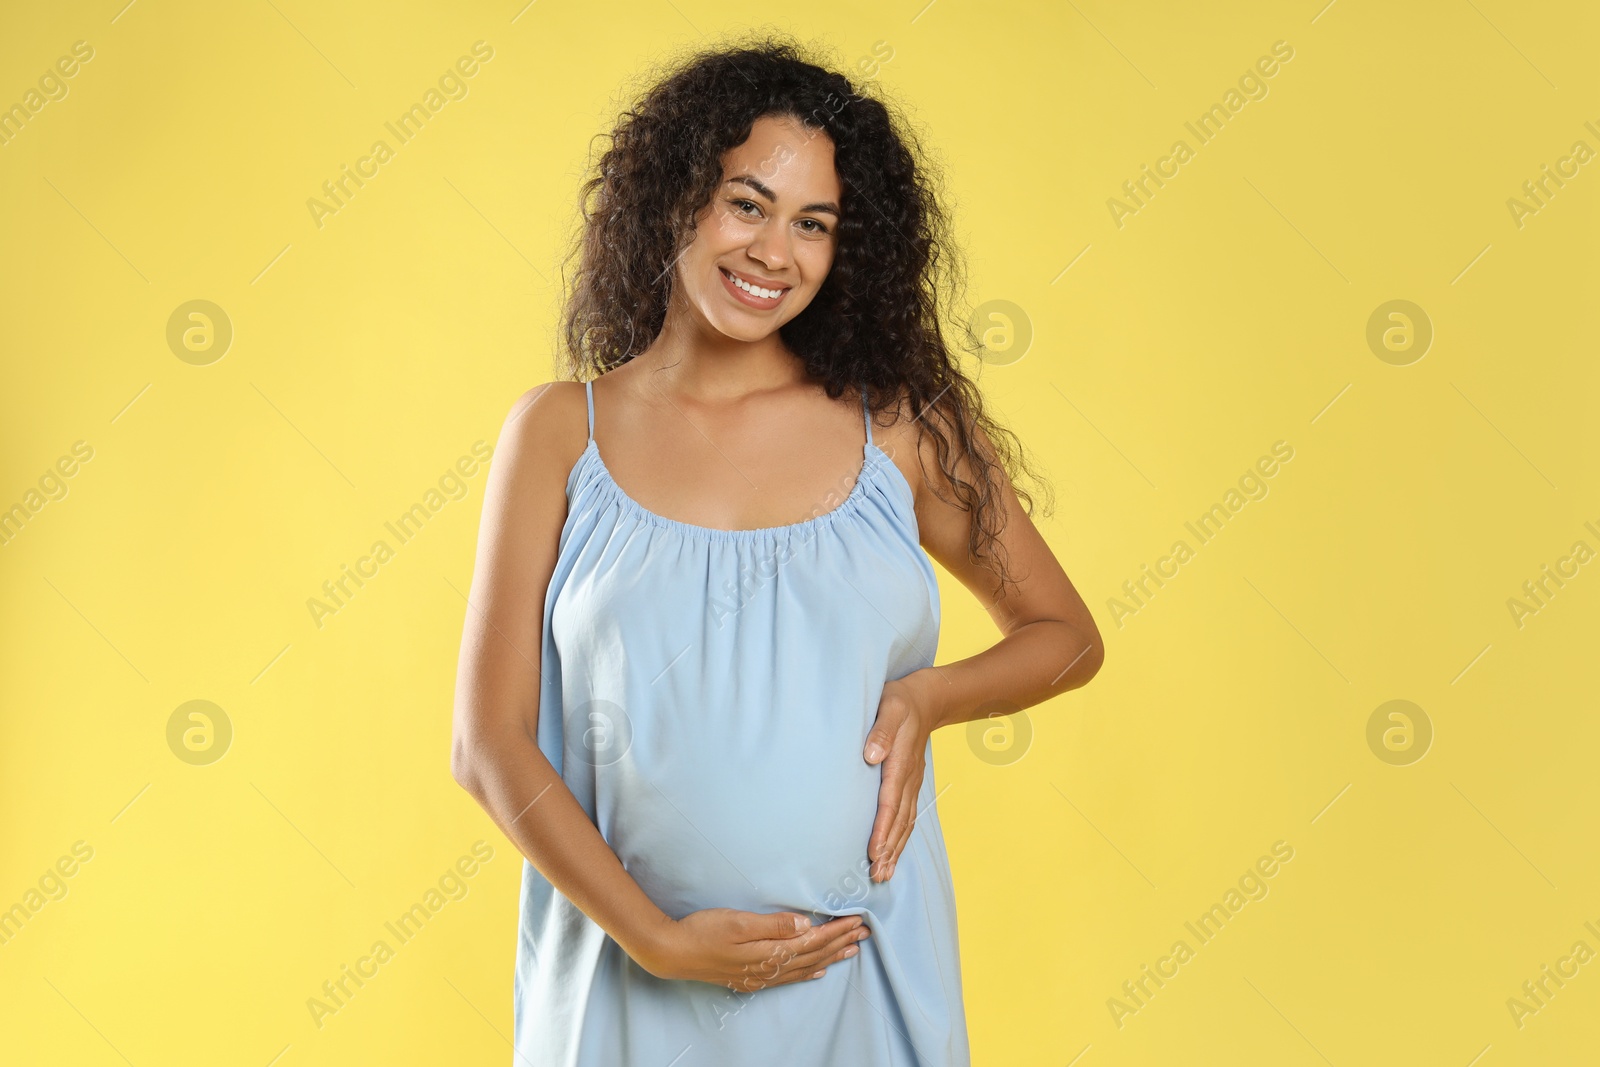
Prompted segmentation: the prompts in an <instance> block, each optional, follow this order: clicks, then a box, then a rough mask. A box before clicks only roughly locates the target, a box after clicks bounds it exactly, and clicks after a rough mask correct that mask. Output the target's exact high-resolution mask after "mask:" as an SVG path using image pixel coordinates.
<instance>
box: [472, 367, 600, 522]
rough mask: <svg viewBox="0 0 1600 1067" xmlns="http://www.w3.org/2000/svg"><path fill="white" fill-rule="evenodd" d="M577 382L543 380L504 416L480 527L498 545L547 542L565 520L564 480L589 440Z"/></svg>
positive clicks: (586, 414) (491, 464)
mask: <svg viewBox="0 0 1600 1067" xmlns="http://www.w3.org/2000/svg"><path fill="white" fill-rule="evenodd" d="M588 418H589V416H588V405H587V404H586V403H585V401H584V390H583V383H582V382H545V383H544V384H542V385H536V386H534V387H533V388H532V389H529V390H527V391H526V392H524V393H523V394H522V395H520V396H518V397H517V398H516V400H514V401H513V402H512V404H511V408H510V410H509V411H507V412H506V417H505V421H504V423H503V424H502V425H501V427H500V437H499V440H498V442H497V443H496V445H495V451H494V457H493V459H492V460H491V462H490V465H489V481H488V484H487V486H486V487H485V490H484V518H485V526H486V527H488V528H490V529H491V530H492V535H493V536H495V537H496V538H498V539H500V540H501V541H503V542H514V541H518V542H521V544H520V547H519V548H518V549H516V551H522V550H525V549H526V548H527V547H528V546H527V544H526V539H527V538H534V539H537V540H539V541H546V540H550V539H551V538H552V537H553V536H554V535H555V534H557V533H559V530H560V526H561V523H562V522H563V521H564V520H565V518H566V487H567V478H568V476H569V475H570V474H571V473H572V469H573V467H574V466H575V465H576V464H577V462H578V460H579V458H580V457H581V456H582V455H583V449H584V446H585V444H586V443H587V441H588V436H589V435H588Z"/></svg>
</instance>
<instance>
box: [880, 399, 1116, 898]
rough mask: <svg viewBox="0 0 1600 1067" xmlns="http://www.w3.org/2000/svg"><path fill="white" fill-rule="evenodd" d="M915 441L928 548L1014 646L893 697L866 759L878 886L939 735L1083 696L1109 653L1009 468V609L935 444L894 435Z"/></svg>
mask: <svg viewBox="0 0 1600 1067" xmlns="http://www.w3.org/2000/svg"><path fill="white" fill-rule="evenodd" d="M979 435H980V442H979V445H980V447H982V448H983V449H984V450H985V451H986V452H987V453H988V454H990V455H993V452H992V449H991V447H990V445H989V442H988V439H987V438H986V437H982V436H981V431H979ZM908 438H915V439H916V440H917V448H918V450H919V456H918V457H916V458H917V459H920V464H918V463H913V464H911V466H913V467H917V466H920V468H921V471H922V472H924V475H923V477H918V478H915V479H909V478H908V480H909V481H910V482H911V485H912V488H913V490H914V492H915V494H916V515H917V525H918V528H919V531H920V535H921V540H922V546H923V548H924V549H926V550H927V552H928V555H929V556H931V557H933V559H935V560H937V561H938V562H939V564H940V565H941V566H943V567H944V568H945V570H947V571H949V572H950V573H951V574H952V575H954V576H955V577H956V579H957V580H958V581H960V582H961V584H962V585H964V586H966V588H967V589H968V590H969V591H970V592H971V593H972V594H973V596H975V597H977V598H978V600H979V601H980V602H981V603H982V604H983V605H984V607H985V609H987V610H988V612H989V615H990V617H991V618H993V619H994V621H995V625H996V626H998V627H999V629H1000V632H1001V634H1002V635H1003V636H1002V637H1001V639H1000V640H999V641H998V642H996V643H995V644H994V645H993V646H991V647H990V648H987V649H985V650H984V651H983V652H980V653H978V654H977V655H974V656H969V657H967V658H966V659H962V660H957V661H955V662H954V663H942V664H939V665H937V666H933V667H926V668H923V669H922V670H918V671H913V672H912V673H911V674H908V675H906V676H905V677H904V678H900V679H897V680H895V681H892V682H889V683H887V684H886V685H885V686H884V688H883V696H882V699H881V700H880V702H879V704H878V717H877V721H876V722H875V723H874V725H873V728H872V730H871V732H869V733H868V734H867V741H866V747H865V749H864V751H863V755H864V757H865V758H866V760H867V762H868V763H878V762H880V761H881V762H882V764H883V781H882V784H881V786H880V787H879V790H878V815H877V818H876V820H875V821H874V822H873V826H872V834H871V836H870V838H869V839H868V842H867V857H868V859H869V861H870V862H871V864H872V866H871V877H872V879H873V880H874V881H879V882H883V881H887V880H888V879H889V877H890V876H891V875H893V874H894V867H895V862H896V861H897V860H898V859H899V857H900V852H901V850H902V849H904V848H905V844H906V841H907V840H909V839H910V837H911V830H912V827H913V826H914V824H915V822H916V815H917V811H916V807H917V793H918V791H919V789H920V788H921V785H922V779H923V774H924V770H925V765H924V752H925V751H926V749H927V741H928V736H929V735H930V734H931V733H933V731H934V730H937V729H938V728H939V727H941V726H951V725H954V724H956V723H963V722H968V721H970V720H972V719H976V718H980V717H983V716H984V714H985V711H986V709H992V708H994V707H995V706H996V705H999V706H1001V707H1003V708H1005V709H1006V713H1010V712H1014V711H1019V710H1021V709H1022V708H1026V707H1031V706H1032V705H1034V704H1038V703H1040V702H1042V701H1045V700H1049V699H1050V698H1051V697H1053V696H1057V695H1059V694H1061V693H1065V692H1067V691H1068V690H1070V689H1076V688H1078V687H1079V686H1082V685H1084V684H1085V683H1087V682H1088V681H1089V679H1091V678H1093V677H1094V675H1095V673H1096V672H1098V671H1099V670H1100V665H1101V663H1103V662H1104V660H1105V644H1104V642H1103V641H1102V640H1101V638H1100V630H1099V627H1097V626H1096V625H1095V623H1094V618H1093V616H1091V615H1090V613H1089V608H1088V605H1086V604H1085V603H1084V602H1083V598H1082V597H1080V596H1079V595H1078V591H1077V590H1076V589H1075V588H1073V585H1072V582H1071V580H1070V579H1068V578H1067V574H1066V571H1064V570H1063V569H1062V567H1061V564H1060V562H1059V561H1058V560H1057V559H1056V557H1055V555H1054V553H1052V552H1051V551H1050V546H1049V545H1047V544H1045V541H1044V538H1043V537H1042V536H1040V534H1039V531H1038V530H1037V529H1036V528H1035V527H1034V525H1033V521H1032V520H1031V519H1030V518H1029V517H1028V515H1027V513H1026V512H1024V511H1023V510H1022V503H1021V501H1020V500H1018V498H1017V494H1016V491H1015V489H1013V488H1012V485H1011V479H1010V477H1009V475H1007V473H1006V472H1005V470H1004V468H1003V467H999V466H998V465H997V467H996V474H997V476H998V477H999V479H1000V482H1001V487H1000V492H999V501H1000V502H1001V503H1000V506H1001V507H1002V508H1003V510H1004V514H1003V517H1002V519H1001V529H1000V532H999V541H1000V544H1001V546H1002V551H1003V553H1004V556H1003V558H1004V560H1005V561H1006V567H1007V573H1008V575H1009V576H1010V577H1011V578H1012V579H1013V580H1014V584H1012V585H1011V587H1010V588H1009V589H1007V590H1006V595H1005V597H1004V598H1003V599H1002V598H1000V597H999V582H998V580H997V578H996V576H995V574H994V572H993V571H991V570H989V569H988V568H986V567H984V566H983V565H982V564H979V563H977V562H975V561H974V560H972V559H971V558H970V556H969V554H968V536H969V521H970V518H971V516H970V513H969V512H966V511H962V510H961V509H960V508H957V507H955V506H954V505H952V504H950V503H949V502H948V500H949V499H951V498H952V497H953V491H952V490H951V489H950V487H949V483H948V481H946V480H944V475H943V473H942V472H941V471H940V468H939V465H938V462H937V459H936V455H935V453H934V451H933V445H932V442H931V438H930V437H929V435H928V433H927V432H926V431H923V430H921V427H920V424H919V423H917V422H912V423H911V425H910V427H908V428H906V429H905V430H904V432H901V433H898V434H895V435H894V439H895V440H899V441H905V440H907V439H908ZM957 466H958V471H959V473H960V476H961V478H962V479H963V480H965V481H967V482H972V481H975V477H976V476H975V471H974V470H973V467H972V465H971V463H970V461H969V460H968V459H967V458H966V457H963V460H962V462H961V463H958V465H957ZM902 469H904V468H902ZM927 477H938V478H940V479H941V482H942V484H941V487H940V490H939V492H937V493H936V492H934V490H933V488H932V487H931V486H929V485H927V484H926V482H925V479H926V478H927ZM941 495H942V496H943V497H944V499H941Z"/></svg>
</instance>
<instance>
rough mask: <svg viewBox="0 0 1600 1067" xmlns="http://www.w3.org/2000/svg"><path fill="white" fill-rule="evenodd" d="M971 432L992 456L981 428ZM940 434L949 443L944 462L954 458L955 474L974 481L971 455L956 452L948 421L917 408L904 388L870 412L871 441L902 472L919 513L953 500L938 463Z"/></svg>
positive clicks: (946, 476)
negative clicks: (883, 408) (882, 406)
mask: <svg viewBox="0 0 1600 1067" xmlns="http://www.w3.org/2000/svg"><path fill="white" fill-rule="evenodd" d="M972 432H973V433H975V435H976V436H977V437H978V441H977V442H976V444H977V446H978V447H979V448H983V449H985V450H986V451H988V452H989V454H990V455H992V454H993V449H992V447H991V446H990V444H989V440H988V438H987V436H986V435H984V434H983V432H982V430H981V429H978V428H976V427H974V428H973V429H972ZM941 436H942V437H944V439H945V440H946V441H947V442H948V444H947V446H946V449H945V451H946V457H947V458H946V462H951V461H952V460H953V462H954V464H955V469H956V471H957V474H958V475H959V476H960V477H961V478H962V479H963V480H966V481H969V482H970V481H971V480H973V478H974V477H975V472H974V464H973V462H972V458H971V457H970V456H967V455H964V454H960V455H958V454H956V453H957V451H959V450H960V446H959V444H958V443H957V441H956V439H955V438H954V436H953V435H952V428H951V427H950V426H949V425H948V422H947V420H946V419H944V418H942V417H935V416H934V415H933V414H932V413H931V412H929V411H928V410H918V409H917V408H916V407H915V406H914V405H913V403H912V400H911V398H910V397H909V396H908V395H907V392H906V390H904V389H902V390H901V392H900V395H899V396H897V397H896V398H895V400H894V401H893V402H892V403H891V404H890V405H889V406H888V407H887V408H886V409H885V410H883V411H880V412H875V413H874V414H873V419H872V440H873V443H875V444H876V445H878V447H879V448H881V449H883V451H884V452H885V453H887V454H888V456H889V458H890V459H892V460H894V463H895V466H897V467H899V468H900V473H901V474H903V475H905V479H906V481H907V482H908V483H909V484H910V486H911V490H912V493H913V495H914V496H915V498H916V503H917V511H918V514H919V515H921V514H924V513H925V512H926V510H927V509H928V508H929V507H931V506H933V505H935V504H939V505H943V504H944V502H946V501H949V500H950V499H952V492H953V488H952V486H951V483H950V478H949V475H948V474H947V473H946V472H945V471H944V470H943V469H942V468H941V466H940V463H939V438H940V437H941Z"/></svg>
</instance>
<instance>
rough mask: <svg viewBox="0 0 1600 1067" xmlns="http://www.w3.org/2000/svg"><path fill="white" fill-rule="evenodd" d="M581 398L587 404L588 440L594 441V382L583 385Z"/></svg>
mask: <svg viewBox="0 0 1600 1067" xmlns="http://www.w3.org/2000/svg"><path fill="white" fill-rule="evenodd" d="M583 398H584V400H585V401H587V402H588V404H589V440H591V441H593V440H594V382H593V381H592V380H591V381H587V382H584V383H583Z"/></svg>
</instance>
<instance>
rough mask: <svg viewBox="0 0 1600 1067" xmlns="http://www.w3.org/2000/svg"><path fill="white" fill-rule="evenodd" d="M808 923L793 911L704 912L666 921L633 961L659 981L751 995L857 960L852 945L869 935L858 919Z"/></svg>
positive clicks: (723, 909)
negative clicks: (686, 982) (705, 984)
mask: <svg viewBox="0 0 1600 1067" xmlns="http://www.w3.org/2000/svg"><path fill="white" fill-rule="evenodd" d="M809 921H810V920H809V919H808V918H807V917H806V916H804V915H800V914H799V913H797V912H792V911H780V912H771V913H763V912H754V911H738V910H736V909H734V908H706V909H704V910H703V911H695V912H690V913H689V914H688V915H685V916H684V917H683V918H682V919H678V920H669V921H668V923H667V924H666V926H665V927H664V928H663V931H662V935H661V936H660V937H659V938H656V939H655V944H654V945H652V946H651V948H650V949H649V950H648V951H646V952H642V953H636V954H633V958H634V961H635V962H636V963H638V964H639V966H641V967H643V968H644V969H645V970H647V971H649V972H650V973H651V974H653V975H655V976H656V977H657V978H689V979H693V980H694V981H697V982H710V983H712V984H714V985H720V986H726V987H727V988H729V989H732V990H734V991H736V992H752V991H754V990H757V989H766V988H769V987H771V986H776V985H784V984H787V983H789V982H799V981H804V980H806V979H809V978H820V977H822V974H823V973H824V971H825V969H826V968H827V966H828V965H829V964H832V963H837V962H839V961H840V960H842V959H845V958H847V957H849V956H853V955H855V954H856V942H857V941H860V940H861V939H862V938H865V937H867V936H868V935H869V934H870V933H871V931H869V930H868V929H867V928H866V926H865V925H864V924H863V922H862V919H861V916H859V915H845V916H841V917H840V918H837V919H833V920H831V921H829V922H825V923H823V924H822V925H820V926H811V925H809ZM641 956H643V957H645V958H640V957H641Z"/></svg>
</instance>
